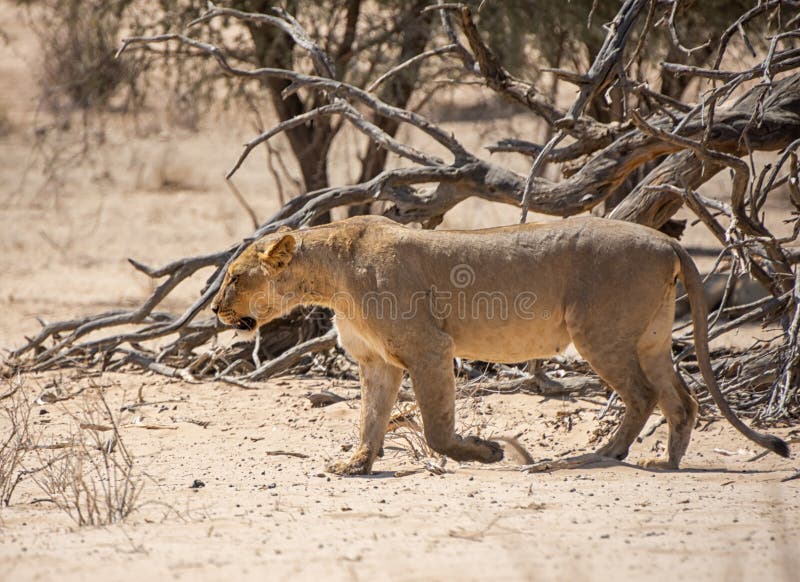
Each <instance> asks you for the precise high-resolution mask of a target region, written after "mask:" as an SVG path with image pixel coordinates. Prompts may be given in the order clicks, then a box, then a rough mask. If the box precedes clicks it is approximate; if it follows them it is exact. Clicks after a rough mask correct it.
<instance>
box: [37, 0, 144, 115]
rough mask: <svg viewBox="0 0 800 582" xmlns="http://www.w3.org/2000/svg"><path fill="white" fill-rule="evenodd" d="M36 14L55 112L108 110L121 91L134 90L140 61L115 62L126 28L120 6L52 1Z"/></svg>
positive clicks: (46, 87) (45, 86)
mask: <svg viewBox="0 0 800 582" xmlns="http://www.w3.org/2000/svg"><path fill="white" fill-rule="evenodd" d="M31 9H32V13H31V23H32V26H33V28H34V31H35V32H36V34H37V36H38V37H39V41H40V45H41V51H42V67H41V78H40V84H41V88H42V96H43V98H44V100H45V103H46V104H47V105H48V106H49V107H51V108H52V109H56V110H61V109H65V108H71V107H80V108H82V109H88V108H93V107H99V108H104V107H105V106H107V105H108V104H109V102H110V100H111V99H112V97H114V96H115V95H116V93H117V92H118V90H119V89H120V88H122V87H124V86H127V87H129V88H130V89H131V90H133V89H134V84H133V82H134V80H135V78H136V75H135V74H134V71H135V70H136V69H137V61H130V62H127V63H126V62H125V61H123V60H120V59H116V58H114V54H115V52H116V49H117V42H118V39H119V37H120V29H121V27H122V25H123V22H122V20H121V19H120V13H119V11H120V6H119V5H118V3H116V2H104V1H102V0H89V1H86V0H46V1H45V2H41V3H37V4H36V5H33V6H32V8H31ZM133 92H134V93H135V91H133Z"/></svg>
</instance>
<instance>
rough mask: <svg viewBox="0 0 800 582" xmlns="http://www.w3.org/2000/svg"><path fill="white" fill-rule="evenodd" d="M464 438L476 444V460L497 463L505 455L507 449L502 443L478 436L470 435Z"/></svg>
mask: <svg viewBox="0 0 800 582" xmlns="http://www.w3.org/2000/svg"><path fill="white" fill-rule="evenodd" d="M464 440H465V441H467V442H468V443H469V444H471V445H474V446H475V448H476V452H477V455H476V460H477V461H480V462H481V463H497V462H498V461H502V460H503V457H504V456H505V451H504V450H503V447H502V446H500V443H496V442H494V441H486V440H483V439H481V438H478V437H476V436H468V437H467V438H465V439H464Z"/></svg>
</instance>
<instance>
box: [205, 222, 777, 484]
mask: <svg viewBox="0 0 800 582" xmlns="http://www.w3.org/2000/svg"><path fill="white" fill-rule="evenodd" d="M677 279H680V280H681V281H682V282H683V284H684V286H685V287H686V290H687V293H688V296H689V302H690V304H691V308H692V321H693V323H694V335H695V349H696V352H697V359H698V364H699V366H700V370H701V372H702V374H703V378H704V379H705V382H706V386H707V388H708V391H709V392H710V394H711V395H712V396H713V398H714V401H715V402H716V403H717V406H718V407H719V409H720V411H721V412H722V414H723V415H724V416H725V418H727V419H728V421H730V423H731V424H733V426H735V427H736V428H737V429H738V430H739V431H740V432H741V433H742V434H744V435H745V436H746V437H748V438H749V439H751V440H753V441H754V442H756V443H758V444H759V445H761V446H762V447H765V448H767V449H769V450H771V451H774V452H775V453H777V454H779V455H782V456H784V457H785V456H788V454H789V448H788V446H787V444H786V443H785V442H784V441H782V440H780V439H779V438H777V437H775V436H772V435H768V434H761V433H758V432H756V431H754V430H753V429H751V428H750V427H748V426H746V425H745V424H744V423H743V422H742V421H741V420H740V419H739V418H737V417H736V416H735V415H734V414H733V412H732V411H731V409H730V407H729V406H728V404H727V402H726V401H725V399H724V397H723V396H722V394H721V393H720V391H719V388H718V387H717V384H716V380H715V378H714V374H713V372H712V369H711V364H710V361H709V356H708V327H707V321H706V319H707V307H706V303H705V300H704V296H703V287H702V281H701V279H700V276H699V274H698V272H697V268H696V267H695V265H694V263H693V261H692V259H691V258H690V257H689V255H688V253H687V252H686V251H685V250H684V249H683V248H682V247H681V246H680V245H679V244H678V243H677V242H676V241H674V240H672V239H670V238H669V237H667V236H665V235H663V234H661V233H659V232H657V231H655V230H652V229H650V228H646V227H643V226H640V225H636V224H632V223H628V222H621V221H615V220H607V219H600V218H571V219H568V220H563V221H560V222H552V223H545V224H526V225H521V226H510V227H503V228H492V229H487V230H477V231H432V230H415V229H411V228H407V227H404V226H401V225H399V224H397V223H395V222H393V221H391V220H389V219H386V218H380V217H371V216H369V217H359V218H351V219H349V220H344V221H341V222H337V223H333V224H329V225H325V226H319V227H315V228H310V229H308V230H300V231H292V232H287V231H283V232H278V233H274V234H271V235H268V236H266V237H264V238H263V239H261V240H259V241H257V242H255V243H253V244H252V245H251V246H250V247H248V248H247V249H246V250H245V251H244V252H243V253H242V254H241V255H240V256H239V257H238V258H236V260H234V261H233V263H232V264H231V265H230V267H229V269H228V272H227V273H226V276H225V279H224V281H223V283H222V286H221V288H220V290H219V293H218V294H217V296H216V298H215V299H214V302H213V305H212V310H213V311H214V312H215V313H217V315H218V316H219V318H220V320H221V321H222V322H224V323H226V324H229V325H233V326H235V327H237V328H239V329H245V330H252V329H255V328H257V327H258V326H259V325H261V324H264V323H266V322H268V321H270V320H272V319H275V318H276V317H280V316H282V315H286V314H287V313H289V312H290V311H291V310H292V309H294V308H295V307H297V306H299V305H308V304H313V305H322V306H325V307H328V308H330V309H332V310H333V311H334V313H335V325H336V327H337V329H338V332H339V341H340V343H341V346H342V347H343V348H344V349H345V350H347V352H348V353H349V354H350V355H351V356H352V357H353V358H355V360H356V361H357V362H358V363H359V366H360V374H361V383H362V404H361V423H360V424H361V426H360V445H359V447H358V449H357V450H356V451H355V453H354V454H353V455H352V458H350V460H349V461H346V462H344V461H343V462H338V463H336V464H334V465H333V466H332V467H330V470H331V471H333V472H335V473H338V474H349V475H354V474H367V473H369V472H370V471H371V469H372V464H373V462H374V460H375V457H376V456H377V455H378V453H379V451H381V449H382V446H383V439H384V434H385V431H386V426H387V421H388V419H389V416H390V412H391V408H392V405H393V404H394V402H395V399H396V397H397V392H398V388H399V386H400V382H401V380H402V377H403V370H407V371H408V373H409V375H410V377H411V380H412V382H413V385H414V393H415V395H416V398H417V402H418V404H419V407H420V410H421V412H422V418H423V424H424V430H425V438H426V439H427V441H428V444H429V445H430V446H431V447H432V448H433V449H434V450H436V451H438V452H439V453H441V454H443V455H447V456H448V457H450V458H452V459H454V460H456V461H470V460H477V461H481V462H483V463H493V462H496V461H499V460H501V459H502V458H503V449H502V448H501V447H500V445H498V443H496V442H493V441H488V440H484V439H480V438H477V437H475V436H468V437H461V436H459V435H458V434H456V432H455V419H454V414H455V410H454V399H455V378H454V374H453V358H454V357H456V356H461V357H465V358H473V359H480V360H486V361H494V362H507V363H511V362H520V361H525V360H530V359H534V358H546V357H551V356H553V355H556V354H558V353H559V352H560V351H561V350H563V349H564V348H565V347H566V346H567V345H568V344H569V343H570V342H572V343H573V344H574V346H575V348H576V349H577V350H578V352H579V353H580V354H581V356H583V357H584V358H585V359H586V360H587V361H588V363H589V364H590V365H591V366H592V368H593V369H594V370H595V371H596V372H597V373H598V374H599V375H600V377H602V378H603V379H604V380H605V381H606V382H607V383H608V384H609V386H611V387H612V388H613V389H614V390H615V391H616V392H617V394H619V396H620V397H621V398H622V400H623V402H624V403H625V408H626V410H625V415H624V417H623V419H622V422H621V424H620V426H619V427H618V428H617V430H616V432H615V433H614V435H613V436H612V437H611V439H610V440H609V442H608V443H607V444H606V445H604V446H603V447H601V448H600V449H599V450H598V451H597V455H599V456H601V457H611V458H614V459H623V458H625V456H626V455H627V454H628V448H629V447H630V445H631V444H632V443H633V441H634V440H635V439H636V437H637V435H638V434H639V432H640V431H641V429H642V427H643V426H644V424H645V422H646V420H647V418H648V416H649V415H650V413H651V412H652V410H653V408H654V407H655V405H656V404H658V405H659V407H660V408H661V410H662V412H663V413H664V416H665V417H666V419H667V422H668V424H669V444H668V457H667V458H666V459H660V460H654V461H652V462H649V463H648V464H649V466H658V467H664V468H677V467H678V464H679V462H680V460H681V457H682V456H683V454H684V452H685V451H686V447H687V446H688V444H689V438H690V436H691V433H692V428H693V427H694V424H695V419H696V416H697V403H696V402H695V400H694V398H693V397H692V395H691V393H690V391H689V390H688V388H687V387H686V386H685V385H684V383H683V381H682V380H681V378H680V376H679V375H678V374H677V373H676V372H675V370H674V369H673V367H672V359H671V346H672V323H673V319H674V312H675V283H676V280H677Z"/></svg>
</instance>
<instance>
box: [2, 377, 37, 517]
mask: <svg viewBox="0 0 800 582" xmlns="http://www.w3.org/2000/svg"><path fill="white" fill-rule="evenodd" d="M21 388H22V379H21V378H20V377H17V378H16V379H11V380H8V390H7V391H6V392H4V393H3V394H2V396H0V400H1V401H2V402H3V413H2V414H3V422H4V423H6V422H7V423H8V426H7V427H5V428H4V429H3V432H2V440H1V441H0V508H3V507H7V506H8V504H9V503H10V501H11V495H12V493H13V492H14V489H15V488H16V486H17V484H18V483H19V481H20V479H21V478H22V459H23V456H24V454H25V451H26V447H27V446H28V443H29V441H30V429H29V426H30V423H29V421H30V414H31V405H30V403H29V402H28V401H27V400H26V399H25V397H24V394H23V392H22V390H21Z"/></svg>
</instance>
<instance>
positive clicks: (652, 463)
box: [639, 457, 678, 470]
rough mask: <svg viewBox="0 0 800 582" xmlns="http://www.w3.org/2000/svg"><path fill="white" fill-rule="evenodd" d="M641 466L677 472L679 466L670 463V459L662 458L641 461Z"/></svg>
mask: <svg viewBox="0 0 800 582" xmlns="http://www.w3.org/2000/svg"><path fill="white" fill-rule="evenodd" d="M639 466H640V467H644V468H645V469H668V470H675V469H677V468H678V466H677V465H676V464H675V463H672V462H670V460H669V459H664V458H660V457H652V458H649V459H642V460H641V461H639Z"/></svg>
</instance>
